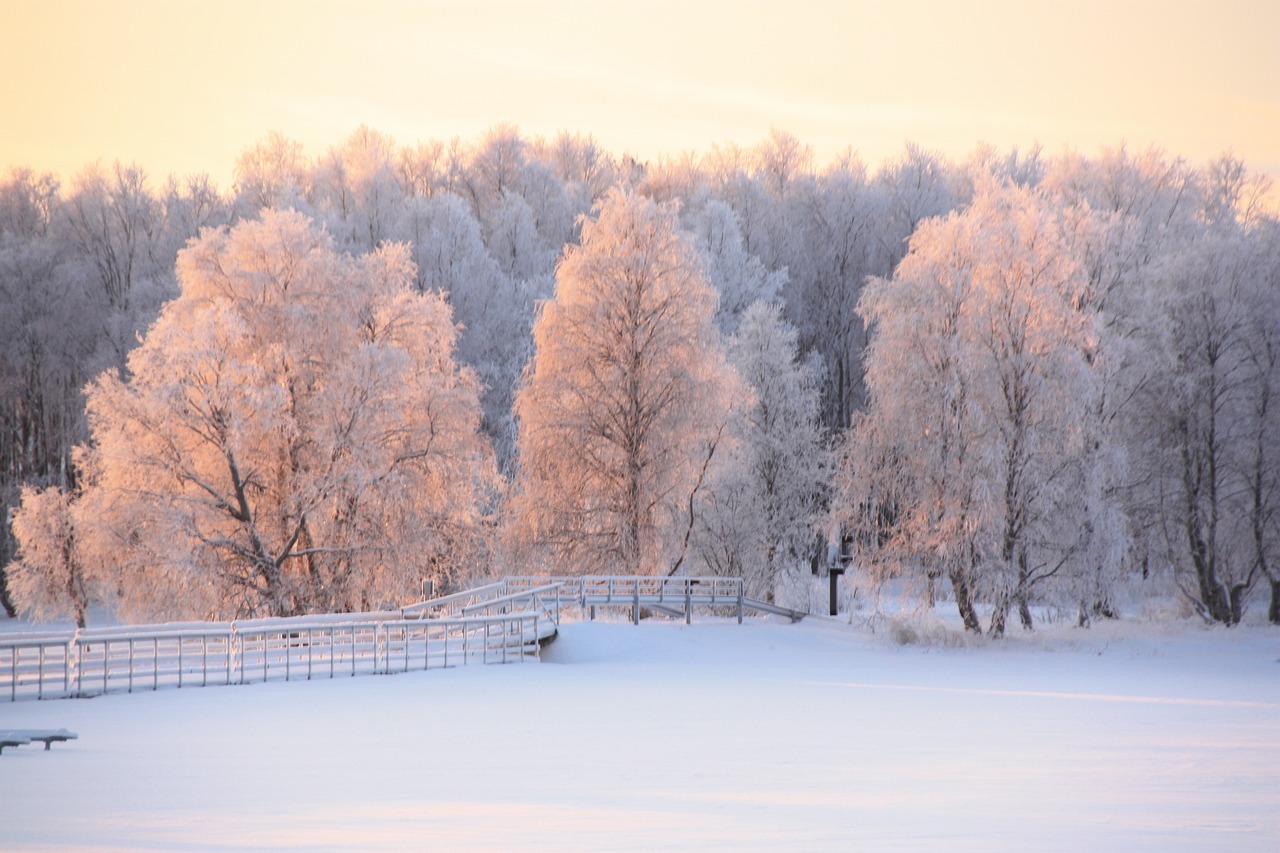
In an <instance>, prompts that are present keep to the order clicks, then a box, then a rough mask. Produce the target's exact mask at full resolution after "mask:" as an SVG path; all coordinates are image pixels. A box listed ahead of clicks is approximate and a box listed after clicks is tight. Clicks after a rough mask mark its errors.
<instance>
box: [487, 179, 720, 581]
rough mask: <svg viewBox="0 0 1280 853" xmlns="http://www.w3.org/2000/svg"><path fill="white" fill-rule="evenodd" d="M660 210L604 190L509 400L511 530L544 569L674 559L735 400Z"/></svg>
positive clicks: (683, 258) (692, 275) (711, 303)
mask: <svg viewBox="0 0 1280 853" xmlns="http://www.w3.org/2000/svg"><path fill="white" fill-rule="evenodd" d="M715 310H716V298H715V291H714V290H713V288H712V287H711V285H710V283H709V282H708V280H707V277H706V273H705V271H704V270H703V268H702V266H701V263H700V262H699V258H698V255H697V252H696V251H695V249H694V248H693V247H692V246H691V245H690V243H689V242H688V241H687V240H686V239H684V238H683V237H682V236H681V235H680V233H679V231H678V228H677V221H676V216H675V213H674V211H673V210H672V209H671V208H669V207H660V206H658V205H657V204H655V203H654V202H652V201H649V200H647V199H645V198H642V197H640V196H638V195H635V194H633V193H629V192H624V191H621V190H614V191H612V192H610V193H609V195H607V196H606V197H605V199H604V200H603V201H602V202H601V204H600V205H599V206H598V207H597V209H596V214H595V218H594V219H593V220H591V221H588V222H586V223H584V224H583V229H582V243H581V245H580V246H577V247H571V248H569V249H568V250H566V252H565V256H564V258H563V259H562V261H561V262H560V265H559V269H558V270H557V275H556V292H555V298H554V299H552V300H551V301H549V302H547V303H545V304H544V305H543V306H542V309H541V313H540V315H539V317H538V319H537V321H536V323H535V325H534V329H533V335H534V347H535V349H534V356H533V359H532V361H531V362H530V364H529V366H528V367H527V368H526V377H525V381H524V384H523V386H522V387H521V389H520V391H519V392H518V393H517V395H516V402H515V413H516V418H517V422H518V427H519V438H518V448H519V459H520V467H519V470H518V472H517V475H516V482H515V491H516V494H515V498H514V500H513V503H512V506H511V514H512V521H513V525H512V529H511V533H512V536H513V539H514V540H515V541H517V542H520V543H523V544H527V545H532V546H534V548H535V549H536V550H537V551H539V552H541V553H542V554H543V555H545V556H546V557H547V558H549V559H550V560H551V561H552V563H553V564H554V567H555V570H556V571H558V572H568V573H589V572H606V573H610V574H659V573H663V572H670V571H673V570H674V569H675V568H677V567H678V566H679V565H680V563H681V561H682V558H683V555H684V553H685V547H686V543H687V542H688V535H689V533H690V532H691V529H692V526H693V522H694V519H693V518H692V514H693V512H694V506H695V502H696V497H697V492H698V490H699V488H700V487H701V485H702V483H703V481H704V479H705V474H706V469H707V467H708V465H709V464H710V462H711V461H712V459H713V457H714V454H715V453H716V448H717V447H718V445H719V443H720V441H722V440H723V436H724V431H725V427H726V425H727V423H728V420H729V417H730V413H731V410H732V407H733V401H734V400H735V399H736V398H738V397H739V396H740V384H739V382H738V380H737V378H736V376H735V375H734V373H733V371H732V370H731V369H730V368H729V367H728V365H727V364H726V362H725V358H724V354H723V352H722V349H721V346H720V340H719V335H718V333H717V332H716V330H715V326H714V323H713V316H714V314H715Z"/></svg>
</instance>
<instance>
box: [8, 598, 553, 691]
mask: <svg viewBox="0 0 1280 853" xmlns="http://www.w3.org/2000/svg"><path fill="white" fill-rule="evenodd" d="M384 616H385V617H394V618H379V617H384ZM554 628H555V626H554V625H548V624H547V621H546V617H545V616H543V615H542V614H541V613H538V612H532V611H525V612H513V613H507V614H503V615H498V616H470V617H461V618H449V619H412V618H410V619H404V618H401V614H400V613H399V612H398V611H397V612H393V613H390V614H359V615H358V616H353V615H351V614H336V615H329V616H314V617H299V618H296V619H264V620H255V621H251V622H240V623H235V622H232V623H186V624H176V625H156V626H141V627H137V626H134V627H127V628H112V629H95V630H87V631H79V632H76V633H74V634H65V633H64V634H50V633H44V634H13V635H10V636H7V637H4V638H2V639H0V699H9V700H17V699H28V698H30V699H51V698H59V697H66V696H93V695H99V694H103V693H132V692H134V691H137V690H158V689H160V688H161V687H179V688H180V687H194V686H207V685H212V684H248V683H251V682H256V681H277V680H279V681H288V680H300V679H312V678H334V677H337V676H345V675H367V674H384V673H393V672H406V671H409V670H424V669H432V668H438V667H446V666H455V665H461V664H468V663H510V662H517V661H526V660H533V659H536V658H537V657H538V654H539V649H540V643H541V641H542V640H543V639H545V638H546V637H547V636H548V635H549V634H550V633H553V632H554Z"/></svg>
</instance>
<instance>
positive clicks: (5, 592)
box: [0, 566, 18, 619]
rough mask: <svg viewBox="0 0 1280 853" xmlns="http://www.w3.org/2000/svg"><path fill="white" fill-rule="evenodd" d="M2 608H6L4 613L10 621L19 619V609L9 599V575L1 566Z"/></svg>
mask: <svg viewBox="0 0 1280 853" xmlns="http://www.w3.org/2000/svg"><path fill="white" fill-rule="evenodd" d="M0 607H4V612H5V613H6V614H8V616H9V618H10V619H14V618H17V616H18V609H17V608H16V607H14V606H13V601H12V600H11V599H10V598H9V575H8V574H7V573H6V572H5V570H4V566H0Z"/></svg>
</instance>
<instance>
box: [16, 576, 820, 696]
mask: <svg viewBox="0 0 1280 853" xmlns="http://www.w3.org/2000/svg"><path fill="white" fill-rule="evenodd" d="M570 606H572V607H576V608H578V609H579V610H580V612H581V613H582V614H583V615H587V616H589V617H590V618H595V611H596V608H597V607H628V608H630V611H631V614H632V618H633V620H634V621H635V622H636V623H637V624H639V621H640V613H641V609H642V608H651V609H654V610H657V611H660V612H665V613H667V614H668V615H672V616H677V617H678V616H681V615H683V616H684V618H685V620H686V621H688V620H690V619H691V615H692V612H693V608H694V607H695V606H697V607H712V608H716V609H717V610H719V611H720V612H723V611H724V609H725V608H729V609H730V610H731V611H736V613H737V617H738V621H739V622H741V621H742V614H743V610H744V608H747V609H754V610H761V611H764V612H770V613H779V614H783V615H790V616H791V617H792V618H793V619H795V618H797V617H798V616H799V615H802V614H796V613H795V612H794V611H790V610H786V609H785V608H779V607H775V606H773V605H766V604H764V603H763V602H756V601H753V600H751V599H749V598H745V597H744V595H743V582H742V579H741V578H720V577H616V576H604V575H586V576H578V577H537V576H534V577H520V576H514V577H508V578H505V579H504V580H502V581H498V582H496V583H491V584H487V585H485V586H482V587H477V588H475V589H470V590H466V591H464V592H459V593H455V594H453V595H447V596H444V597H442V598H436V599H432V600H430V601H424V602H421V603H419V604H413V605H410V606H408V607H405V608H403V609H401V610H393V611H385V612H374V613H357V614H350V613H346V614H327V615H317V616H301V617H296V618H287V619H286V618H281V619H257V620H252V621H247V622H217V623H215V622H190V623H171V624H166V625H151V626H134V627H120V628H97V629H92V630H84V631H77V632H75V633H74V634H71V633H67V632H61V633H59V632H45V633H31V634H11V635H7V636H0V700H4V699H9V700H16V699H27V698H31V699H49V698H58V697H66V696H92V695H98V694H102V693H116V692H122V693H124V692H128V693H132V692H134V691H135V690H158V689H160V688H161V687H178V688H180V687H191V686H207V685H211V684H247V683H250V682H255V681H275V680H280V681H290V680H298V679H311V678H335V677H337V676H342V675H364V674H375V673H376V674H382V673H392V672H405V671H408V670H425V669H431V668H436V667H445V666H454V665H458V664H466V663H476V662H480V663H508V662H512V661H524V660H530V659H536V658H537V657H538V655H539V649H540V647H541V643H542V641H544V640H547V639H548V638H550V637H552V636H554V635H555V633H556V631H557V627H558V626H559V624H560V620H561V617H562V615H563V613H564V609H565V608H566V607H570Z"/></svg>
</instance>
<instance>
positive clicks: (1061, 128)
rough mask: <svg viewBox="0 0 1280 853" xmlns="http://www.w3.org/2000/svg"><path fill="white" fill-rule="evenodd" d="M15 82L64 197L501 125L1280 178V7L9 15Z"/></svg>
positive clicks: (387, 5) (2, 168)
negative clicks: (1171, 161) (288, 142)
mask: <svg viewBox="0 0 1280 853" xmlns="http://www.w3.org/2000/svg"><path fill="white" fill-rule="evenodd" d="M0 79H3V80H4V81H5V82H4V83H3V84H0V174H3V173H7V172H8V170H9V168H10V167H28V168H31V169H34V170H36V171H52V172H55V173H57V174H59V175H60V176H61V177H62V178H63V180H64V181H70V180H71V179H72V178H73V177H74V176H75V174H76V173H78V172H79V171H80V170H81V169H82V168H83V167H84V166H86V165H88V164H90V163H93V162H94V161H102V162H103V163H104V165H106V164H110V163H111V162H112V161H115V160H120V161H123V162H134V163H137V164H138V165H140V166H142V167H143V168H144V169H145V170H146V171H147V172H148V173H149V174H150V175H151V176H152V179H153V180H162V179H163V178H164V176H166V175H169V174H176V175H189V174H195V173H199V172H205V173H208V174H209V175H210V177H212V178H213V179H214V181H215V182H217V183H218V184H219V186H222V187H224V188H226V187H229V186H230V183H231V180H232V175H233V169H234V165H235V160H236V157H237V155H238V154H239V153H240V152H241V151H242V150H244V149H246V148H249V147H251V146H252V145H254V144H255V143H257V142H258V141H260V140H262V139H264V138H265V137H266V136H267V134H268V133H270V132H271V131H278V132H280V133H282V134H284V135H285V136H286V137H289V138H291V139H294V140H297V141H298V142H301V143H302V144H303V146H304V150H305V151H306V153H307V154H309V155H312V156H315V155H319V154H322V153H323V152H324V151H325V150H326V149H328V148H329V147H330V146H334V145H338V144H340V143H341V142H342V141H343V140H344V139H346V137H348V136H349V135H350V134H351V133H352V132H353V131H354V130H355V129H356V128H357V127H358V126H360V125H361V124H364V125H367V126H369V127H371V128H373V129H375V130H378V131H381V132H383V133H387V134H390V135H391V136H392V137H394V138H395V140H396V141H397V142H398V143H400V144H406V145H408V144H414V143H417V142H420V141H426V140H429V139H441V140H450V139H454V138H461V139H462V140H463V141H469V140H474V139H477V138H479V137H480V135H481V134H482V133H483V132H484V131H485V130H486V129H488V128H491V127H493V126H495V125H498V124H503V123H509V124H514V125H515V126H516V127H518V128H519V129H520V131H521V132H522V133H524V134H525V135H527V136H554V135H555V134H556V133H558V132H560V131H570V132H576V133H583V134H590V135H592V136H594V137H595V138H596V140H597V141H598V142H600V143H601V144H602V145H603V146H604V147H605V148H606V149H607V150H609V151H611V152H612V153H614V154H617V155H621V154H631V155H634V156H636V157H637V158H639V159H641V160H652V159H655V158H658V157H662V156H678V155H680V154H682V153H684V152H687V151H696V152H707V151H709V150H711V148H712V146H715V145H727V144H737V145H742V146H750V145H754V144H756V143H757V142H760V141H761V140H763V139H764V138H765V137H766V136H767V135H768V133H769V131H770V129H772V128H778V129H781V130H785V131H788V132H790V133H792V134H793V135H795V136H796V137H798V138H799V139H800V140H801V141H802V142H805V143H807V144H809V145H810V146H812V148H813V151H814V154H815V156H816V158H817V160H818V162H819V163H823V162H826V161H829V160H830V159H832V158H834V157H835V156H837V155H838V154H840V153H842V152H844V151H846V150H850V149H851V150H852V151H854V152H855V153H856V154H857V155H858V156H859V157H861V159H862V160H863V161H864V162H865V163H867V164H868V165H870V166H871V167H873V168H874V167H876V166H878V165H879V164H881V163H883V162H884V161H885V160H887V159H889V158H892V157H894V156H896V155H897V154H899V153H900V152H901V151H902V150H903V148H904V146H905V144H906V143H907V142H908V141H910V142H914V143H916V144H918V145H921V146H923V147H925V148H928V149H932V150H936V151H939V152H941V153H943V154H946V155H948V156H951V157H954V158H957V159H962V158H964V157H965V156H967V155H968V154H969V153H970V152H972V151H973V150H974V149H975V147H976V146H977V145H978V143H979V142H985V143H989V144H991V145H994V146H995V147H996V148H998V149H1001V150H1008V149H1010V148H1012V147H1015V146H1016V147H1018V148H1019V149H1021V150H1024V151H1025V150H1027V149H1028V148H1030V147H1032V146H1033V145H1037V144H1039V145H1040V146H1041V147H1042V148H1043V149H1044V150H1045V152H1046V153H1048V154H1057V153H1061V152H1062V151H1064V150H1066V149H1071V150H1075V151H1079V152H1081V153H1084V154H1086V155H1089V154H1096V153H1098V152H1099V151H1101V150H1102V149H1103V148H1104V147H1114V146H1117V145H1120V144H1126V145H1128V146H1130V147H1131V148H1145V147H1147V146H1148V145H1156V146H1158V147H1160V148H1162V149H1164V150H1165V151H1167V152H1170V153H1172V154H1175V155H1180V156H1183V157H1185V158H1187V159H1188V160H1190V161H1192V162H1193V163H1203V162H1206V161H1208V160H1209V159H1211V158H1213V157H1216V156H1217V155H1219V154H1222V153H1224V152H1231V153H1232V154H1234V155H1235V156H1237V157H1239V158H1241V159H1243V160H1244V161H1245V163H1246V164H1247V165H1248V166H1249V168H1250V170H1251V171H1253V172H1255V173H1262V174H1265V175H1268V176H1270V177H1271V178H1272V179H1273V180H1277V179H1280V2H1276V0H1195V1H1194V2H1193V1H1192V0H1069V1H1068V0H1063V2H1058V0H1041V1H1040V2H1036V0H969V1H968V2H959V0H892V2H890V0H880V2H866V0H847V2H808V0H786V2H753V0H698V2H686V0H647V2H633V0H555V1H554V2H553V1H552V0H468V2H463V0H453V2H434V0H419V2H413V0H366V2H336V0H303V2H295V0H274V1H273V0H199V1H198V2H197V0H0ZM1277 183H1280V180H1277Z"/></svg>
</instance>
